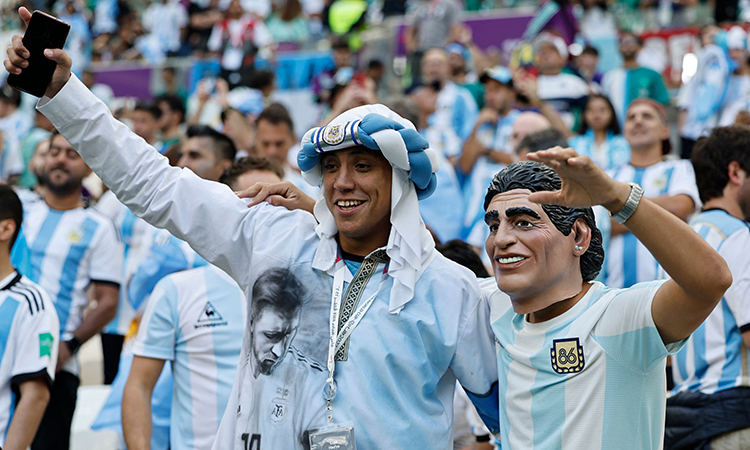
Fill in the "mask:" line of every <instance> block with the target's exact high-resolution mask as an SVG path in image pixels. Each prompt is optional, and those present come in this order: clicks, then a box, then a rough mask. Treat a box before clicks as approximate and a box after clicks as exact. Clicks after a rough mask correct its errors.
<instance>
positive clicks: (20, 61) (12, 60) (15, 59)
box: [3, 35, 30, 75]
mask: <svg viewBox="0 0 750 450" xmlns="http://www.w3.org/2000/svg"><path fill="white" fill-rule="evenodd" d="M22 39H23V38H22V37H21V36H19V35H15V36H13V39H12V45H11V46H10V47H8V49H7V50H6V53H7V54H8V59H6V60H5V61H3V65H4V66H5V69H6V70H7V71H8V73H13V74H16V75H18V74H20V73H21V70H22V69H24V68H26V67H28V65H29V62H28V61H27V59H28V58H29V56H30V54H29V51H28V50H26V47H24V46H23V41H22Z"/></svg>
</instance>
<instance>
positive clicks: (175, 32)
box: [143, 0, 189, 56]
mask: <svg viewBox="0 0 750 450" xmlns="http://www.w3.org/2000/svg"><path fill="white" fill-rule="evenodd" d="M188 23H189V18H188V13H187V11H186V10H185V7H184V6H183V5H182V4H181V3H180V2H179V1H178V0H155V1H154V2H152V3H151V4H150V5H149V6H148V8H146V10H145V11H144V12H143V29H144V30H145V31H147V32H149V33H151V34H152V35H153V36H154V37H155V38H156V40H157V41H158V42H159V43H160V44H161V46H160V50H161V53H162V54H163V55H166V56H178V55H180V49H181V48H182V41H183V38H184V36H185V33H186V28H187V26H188ZM180 56H182V55H180Z"/></svg>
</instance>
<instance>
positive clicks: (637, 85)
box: [602, 32, 669, 123]
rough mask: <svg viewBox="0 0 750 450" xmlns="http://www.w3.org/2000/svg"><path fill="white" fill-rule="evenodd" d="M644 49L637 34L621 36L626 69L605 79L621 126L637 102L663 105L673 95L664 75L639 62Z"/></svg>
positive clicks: (616, 71)
mask: <svg viewBox="0 0 750 450" xmlns="http://www.w3.org/2000/svg"><path fill="white" fill-rule="evenodd" d="M642 48H643V41H641V38H639V37H638V36H637V35H636V34H634V33H630V32H624V33H621V34H620V54H621V55H622V67H619V68H616V69H612V70H610V71H609V72H607V73H606V74H605V75H604V78H602V91H603V92H604V94H605V95H606V96H607V97H609V99H610V101H611V102H612V105H613V106H614V107H615V112H616V113H617V118H618V120H619V121H620V123H624V121H625V112H626V111H627V109H628V106H629V105H630V102H632V101H633V100H635V99H636V98H639V97H646V98H650V99H652V100H655V101H656V102H658V103H661V104H662V105H666V104H668V103H669V94H667V89H666V88H665V87H664V81H662V79H661V75H659V74H658V73H657V72H655V71H654V70H652V69H648V68H646V67H640V66H639V65H638V62H637V61H636V58H637V57H638V52H640V51H641V49H642Z"/></svg>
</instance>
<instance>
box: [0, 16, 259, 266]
mask: <svg viewBox="0 0 750 450" xmlns="http://www.w3.org/2000/svg"><path fill="white" fill-rule="evenodd" d="M19 13H20V15H21V18H22V19H24V20H25V21H28V18H29V17H30V13H29V12H28V11H27V10H26V9H25V8H21V9H20V10H19ZM46 52H48V53H47V56H48V58H50V59H52V60H54V61H55V62H56V63H57V68H56V69H55V74H54V75H53V78H52V81H51V82H50V84H49V86H48V88H47V92H46V94H45V95H46V97H47V98H43V99H42V100H41V101H40V105H39V106H38V108H39V110H40V111H41V112H42V113H43V114H45V115H46V116H47V117H48V118H50V120H51V121H52V123H53V124H54V125H55V127H56V128H57V129H58V130H59V131H60V132H61V134H63V135H64V136H65V137H66V139H67V140H68V141H69V142H70V143H71V144H72V145H73V147H74V148H76V150H77V151H79V153H80V154H81V156H82V157H83V159H84V160H85V161H86V163H87V164H88V166H89V167H91V168H92V169H93V170H94V172H96V173H97V175H98V176H99V177H100V178H101V179H102V181H103V182H104V184H106V185H107V186H108V187H109V188H110V189H111V190H112V191H113V192H114V193H115V194H116V195H117V197H118V199H119V200H120V201H122V202H123V203H124V204H125V205H127V206H128V207H129V208H130V209H131V210H132V211H133V212H134V213H135V214H136V215H138V216H140V217H142V218H143V219H145V220H146V221H147V222H149V223H151V224H152V225H154V226H156V227H159V228H166V229H167V230H169V231H170V232H171V233H172V234H173V235H174V236H176V237H177V238H180V239H183V240H185V241H186V242H188V243H189V244H190V245H191V246H192V247H193V248H194V249H195V250H196V251H197V252H198V253H199V254H200V255H201V256H203V257H204V258H205V259H206V260H207V261H209V262H212V263H213V264H215V265H217V266H219V267H220V268H222V269H224V270H225V271H227V272H228V273H230V274H235V273H237V272H238V271H239V272H240V273H244V272H243V271H245V272H246V271H247V270H246V269H247V267H249V266H250V254H251V252H250V251H248V247H247V245H242V244H239V243H238V241H244V243H245V244H249V242H247V236H248V235H249V234H250V233H249V232H248V230H246V229H244V228H246V227H245V225H249V224H248V223H247V222H244V219H245V218H246V217H248V210H247V208H246V207H245V204H244V203H243V202H242V201H240V200H239V199H237V197H236V196H235V195H233V194H232V192H231V190H229V189H228V188H227V187H226V186H224V185H221V184H218V183H213V182H210V181H205V180H201V179H200V178H198V177H197V176H196V175H195V174H193V173H192V172H191V171H190V170H187V169H185V170H183V169H179V168H176V167H170V166H169V162H168V160H167V158H165V157H163V156H161V155H159V153H158V152H157V151H156V150H155V149H154V148H153V147H151V146H150V145H148V144H147V143H146V142H145V141H144V140H143V139H141V138H140V137H138V136H137V135H135V134H134V133H133V132H132V131H131V130H130V129H129V128H128V127H127V126H125V125H124V124H123V123H121V122H119V121H117V120H115V119H114V118H113V117H112V115H111V114H110V112H109V109H108V108H107V106H106V105H104V104H103V103H102V102H101V101H99V100H98V99H97V98H96V97H95V96H94V95H93V94H92V93H91V92H90V91H89V90H88V89H86V88H85V86H84V85H83V83H81V82H80V81H79V80H78V79H77V78H75V77H71V76H70V65H71V60H70V58H69V57H68V56H67V55H66V54H65V52H63V51H62V50H46ZM8 56H9V59H7V60H5V62H4V63H5V67H6V69H8V70H10V71H12V72H13V73H19V72H20V71H22V69H23V68H24V67H25V65H26V64H27V61H26V59H25V58H27V57H28V52H27V50H26V49H25V48H24V47H23V43H22V41H21V36H18V35H16V36H14V37H13V46H12V47H10V48H9V49H8ZM226 230H231V232H227V231H226Z"/></svg>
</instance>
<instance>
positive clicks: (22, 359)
mask: <svg viewBox="0 0 750 450" xmlns="http://www.w3.org/2000/svg"><path fill="white" fill-rule="evenodd" d="M30 290H33V291H34V292H29V295H32V296H33V298H34V299H35V300H36V299H38V300H39V302H40V307H37V306H36V305H34V306H31V305H30V307H29V308H26V305H21V308H19V311H21V312H22V314H21V317H19V319H20V320H19V322H18V323H17V326H16V327H15V337H16V338H15V345H16V351H15V355H16V356H15V358H14V361H13V371H12V378H11V384H12V385H14V386H18V385H19V384H21V383H23V382H24V381H27V380H32V379H35V378H39V377H42V378H43V379H44V380H45V381H46V382H47V383H48V384H49V385H50V386H51V385H52V380H54V378H55V367H56V365H57V350H58V345H59V344H60V322H59V320H58V318H57V313H56V312H55V306H54V305H53V304H52V301H51V300H50V299H49V297H47V294H46V292H44V291H42V290H41V289H38V288H36V289H33V288H32V289H30ZM35 303H36V302H35ZM41 305H43V307H41Z"/></svg>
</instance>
